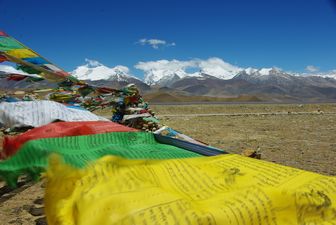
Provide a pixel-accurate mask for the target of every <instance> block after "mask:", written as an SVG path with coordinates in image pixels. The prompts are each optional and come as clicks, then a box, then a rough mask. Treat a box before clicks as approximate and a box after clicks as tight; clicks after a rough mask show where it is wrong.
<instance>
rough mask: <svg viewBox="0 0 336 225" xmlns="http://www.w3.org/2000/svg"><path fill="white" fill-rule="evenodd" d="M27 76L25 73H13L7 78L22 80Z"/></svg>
mask: <svg viewBox="0 0 336 225" xmlns="http://www.w3.org/2000/svg"><path fill="white" fill-rule="evenodd" d="M26 77H27V76H25V75H20V74H11V75H10V76H8V77H7V80H14V81H20V80H23V79H25V78H26Z"/></svg>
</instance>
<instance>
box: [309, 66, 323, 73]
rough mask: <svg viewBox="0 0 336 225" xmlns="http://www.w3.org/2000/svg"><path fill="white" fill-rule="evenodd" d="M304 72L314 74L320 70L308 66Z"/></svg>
mask: <svg viewBox="0 0 336 225" xmlns="http://www.w3.org/2000/svg"><path fill="white" fill-rule="evenodd" d="M306 70H307V71H308V72H311V73H315V72H318V71H319V70H320V69H319V68H318V67H316V66H313V65H309V66H306Z"/></svg>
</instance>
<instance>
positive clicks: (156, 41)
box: [137, 38, 176, 49]
mask: <svg viewBox="0 0 336 225" xmlns="http://www.w3.org/2000/svg"><path fill="white" fill-rule="evenodd" d="M137 43H138V44H140V45H149V46H151V47H152V48H154V49H159V48H160V47H169V46H176V43H175V42H172V43H168V42H167V41H165V40H160V39H147V38H143V39H140V40H139V41H138V42H137Z"/></svg>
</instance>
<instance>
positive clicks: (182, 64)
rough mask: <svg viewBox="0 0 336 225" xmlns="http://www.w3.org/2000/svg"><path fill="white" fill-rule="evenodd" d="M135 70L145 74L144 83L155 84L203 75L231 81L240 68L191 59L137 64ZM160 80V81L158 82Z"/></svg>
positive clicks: (214, 59)
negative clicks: (172, 79) (176, 77)
mask: <svg viewBox="0 0 336 225" xmlns="http://www.w3.org/2000/svg"><path fill="white" fill-rule="evenodd" d="M135 68H136V69H139V70H142V71H143V72H144V74H145V82H146V83H148V84H155V83H158V82H161V81H162V80H166V79H168V78H173V77H174V76H178V77H180V78H183V77H186V76H200V73H205V74H208V75H211V76H215V77H218V78H222V79H231V78H232V77H234V76H235V75H236V74H237V73H238V72H239V71H240V70H241V68H239V67H236V66H234V65H231V64H229V63H227V62H225V61H223V60H222V59H220V58H216V57H213V58H209V59H206V60H202V59H191V60H186V61H179V60H176V59H174V60H170V61H169V60H158V61H148V62H139V63H138V64H136V65H135ZM188 69H192V70H194V71H195V70H196V71H197V72H195V73H190V72H187V70H188ZM160 80H161V81H160Z"/></svg>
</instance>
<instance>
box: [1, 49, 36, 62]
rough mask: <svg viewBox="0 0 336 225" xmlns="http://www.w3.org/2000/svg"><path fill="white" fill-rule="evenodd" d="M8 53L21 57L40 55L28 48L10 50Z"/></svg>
mask: <svg viewBox="0 0 336 225" xmlns="http://www.w3.org/2000/svg"><path fill="white" fill-rule="evenodd" d="M6 54H8V55H10V56H14V57H16V58H20V59H22V58H34V57H38V55H36V54H35V53H34V52H32V51H31V50H29V49H26V48H23V49H14V50H10V51H7V52H6Z"/></svg>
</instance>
